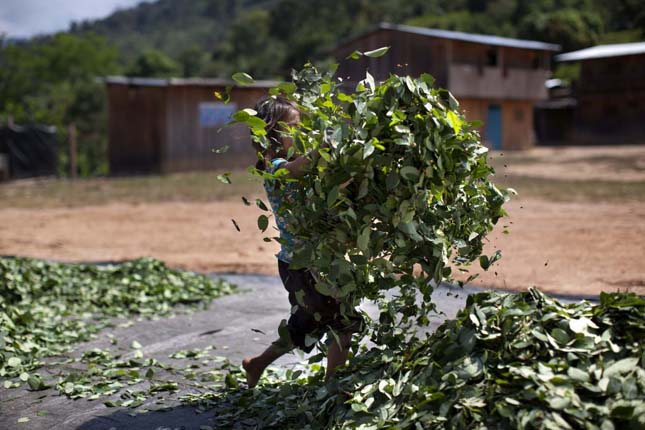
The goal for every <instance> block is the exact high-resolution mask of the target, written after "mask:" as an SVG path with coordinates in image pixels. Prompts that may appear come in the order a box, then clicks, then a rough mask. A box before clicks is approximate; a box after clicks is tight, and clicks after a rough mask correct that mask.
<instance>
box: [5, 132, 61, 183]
mask: <svg viewBox="0 0 645 430" xmlns="http://www.w3.org/2000/svg"><path fill="white" fill-rule="evenodd" d="M0 154H6V155H7V157H8V159H9V177H10V178H12V179H20V178H31V177H34V176H52V175H56V163H57V159H58V156H57V150H56V129H55V128H54V127H50V126H43V125H28V126H10V127H0Z"/></svg>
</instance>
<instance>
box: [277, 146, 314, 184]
mask: <svg viewBox="0 0 645 430" xmlns="http://www.w3.org/2000/svg"><path fill="white" fill-rule="evenodd" d="M319 156H320V155H319V154H318V150H315V149H313V150H311V151H309V153H307V155H300V156H299V157H296V158H295V159H293V160H291V161H287V162H286V163H282V164H280V168H281V169H287V170H288V171H289V176H291V177H292V178H301V177H302V176H304V174H305V172H306V170H307V166H309V164H310V163H311V161H312V160H315V159H317V158H318V157H319Z"/></svg>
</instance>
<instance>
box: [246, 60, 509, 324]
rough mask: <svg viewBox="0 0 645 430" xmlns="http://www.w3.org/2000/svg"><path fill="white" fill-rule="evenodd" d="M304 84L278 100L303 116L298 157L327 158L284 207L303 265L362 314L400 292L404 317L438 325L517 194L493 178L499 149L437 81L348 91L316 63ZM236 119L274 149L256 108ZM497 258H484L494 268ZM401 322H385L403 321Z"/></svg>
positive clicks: (297, 82) (302, 75) (399, 80)
mask: <svg viewBox="0 0 645 430" xmlns="http://www.w3.org/2000/svg"><path fill="white" fill-rule="evenodd" d="M366 55H367V54H366ZM293 83H294V84H292V86H289V87H288V86H286V85H284V84H283V85H282V86H279V87H277V88H275V89H273V90H272V91H271V92H272V93H273V94H283V95H286V96H288V97H289V98H291V99H292V100H294V101H296V102H297V103H298V106H299V108H300V111H301V118H302V124H300V125H299V126H298V127H294V128H287V132H288V133H289V134H290V135H292V136H293V138H294V145H295V148H294V149H295V152H297V153H301V154H305V153H309V151H311V150H316V151H315V153H316V154H319V157H318V156H313V155H312V156H311V157H312V158H313V160H312V161H313V162H312V163H311V164H310V166H309V170H308V171H307V174H306V175H305V176H304V178H301V179H297V181H298V182H299V184H298V187H299V189H301V190H302V191H301V192H300V194H299V196H298V198H296V199H295V200H294V202H288V201H285V202H284V204H283V207H282V208H281V209H280V211H281V213H280V215H281V216H284V217H286V218H287V220H288V222H289V224H290V228H291V233H292V234H293V236H294V237H296V238H298V239H299V240H300V243H299V245H298V246H297V247H296V250H295V252H294V257H293V262H292V266H293V267H294V268H295V267H308V268H312V269H315V271H316V272H317V273H318V274H319V279H318V282H317V288H318V289H319V291H320V292H321V293H323V294H326V295H329V296H332V297H335V298H337V299H341V300H342V301H343V302H344V303H347V304H350V305H354V306H355V305H357V304H358V303H359V302H360V301H361V300H362V299H365V298H369V299H382V298H383V297H384V293H385V291H388V290H391V289H392V288H397V287H398V288H399V290H400V295H401V297H402V300H401V305H400V306H396V308H395V312H394V313H399V311H401V313H402V314H403V317H404V319H406V318H408V317H413V316H414V317H417V318H416V323H418V324H425V323H427V317H426V315H427V314H428V312H429V311H430V310H431V309H432V303H431V301H430V295H431V293H432V290H433V287H434V286H435V285H436V284H437V283H439V282H441V281H442V280H444V279H449V278H450V277H451V275H452V270H453V267H459V269H460V270H463V271H468V269H467V266H468V265H469V264H470V263H471V262H473V261H475V260H477V259H478V258H479V257H480V256H481V254H482V241H483V240H484V238H485V237H486V234H487V233H489V232H490V231H491V230H492V228H493V226H494V224H495V223H496V222H497V221H498V219H499V218H500V217H502V216H503V215H504V214H505V212H504V210H503V209H502V205H503V204H504V203H505V202H506V201H507V200H508V194H507V192H506V191H504V190H500V189H498V188H497V187H496V186H495V185H494V184H493V183H492V182H491V180H490V176H491V174H492V173H493V169H492V168H491V167H490V166H489V165H488V164H487V159H486V153H487V148H486V147H484V146H483V145H482V144H481V143H480V138H479V135H478V133H477V131H476V130H475V129H474V127H473V125H472V124H470V123H468V122H467V121H466V120H465V119H464V116H463V114H462V113H461V112H460V110H459V106H458V103H457V101H456V100H455V99H454V98H453V97H452V95H451V94H450V93H449V92H448V91H446V90H442V89H437V88H434V87H433V84H434V80H433V78H432V77H431V76H430V75H427V74H424V75H421V76H420V77H419V78H418V79H414V78H411V77H409V76H406V77H401V76H396V75H391V76H390V77H389V78H388V79H387V80H385V81H384V82H380V83H377V82H375V80H374V78H373V77H372V76H371V75H369V73H368V74H367V76H366V79H365V80H363V81H361V82H360V83H359V84H358V85H357V87H356V89H355V91H354V92H351V93H347V92H343V91H344V90H346V88H344V87H343V86H342V83H341V82H340V80H339V79H336V78H334V75H333V71H330V72H327V73H320V72H319V71H318V70H317V69H316V68H315V67H314V66H312V65H310V64H308V65H306V66H305V67H304V69H303V70H301V71H299V72H295V71H294V73H293ZM243 114H244V115H243ZM235 118H236V121H237V122H242V123H246V124H247V125H249V127H250V128H251V132H252V133H253V136H254V139H255V140H256V141H258V142H259V143H260V144H261V145H263V146H264V147H267V148H268V147H269V141H268V140H267V136H266V132H265V130H264V125H265V124H264V122H263V121H262V120H260V119H259V118H257V117H256V116H253V115H251V116H249V112H248V109H247V110H246V111H240V112H239V113H238V115H237V116H236V117H235ZM251 119H253V121H251ZM258 120H260V121H259V122H260V123H261V124H259V123H258ZM256 173H257V174H259V175H262V176H264V177H267V178H271V179H274V180H276V181H278V183H279V184H281V185H285V184H287V183H288V182H290V181H294V179H289V178H288V176H287V175H285V171H284V169H279V170H278V171H277V172H275V174H273V175H272V174H268V173H266V172H257V171H256ZM266 221H267V220H266V216H265V215H262V216H261V217H260V219H259V220H258V226H259V228H260V229H261V230H262V231H264V230H265V229H266V227H267V222H266ZM497 258H499V255H495V256H493V257H491V258H489V257H485V258H483V259H482V261H485V262H486V263H487V264H486V268H488V266H489V265H490V263H492V262H493V261H494V260H495V259H497ZM419 293H420V294H421V295H422V296H423V299H424V300H422V301H421V302H420V303H419V302H415V297H416V295H417V294H419ZM389 315H390V313H386V314H384V316H383V318H385V319H386V320H385V321H381V323H383V324H388V323H390V322H392V321H393V319H392V318H390V317H389ZM388 319H389V320H388Z"/></svg>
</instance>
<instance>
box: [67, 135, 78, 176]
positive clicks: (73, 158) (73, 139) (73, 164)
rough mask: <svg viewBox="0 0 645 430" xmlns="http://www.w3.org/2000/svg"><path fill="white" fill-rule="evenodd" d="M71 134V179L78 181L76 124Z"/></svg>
mask: <svg viewBox="0 0 645 430" xmlns="http://www.w3.org/2000/svg"><path fill="white" fill-rule="evenodd" d="M68 133H69V177H70V178H72V179H76V171H77V170H76V124H74V123H71V124H70V125H69V127H68Z"/></svg>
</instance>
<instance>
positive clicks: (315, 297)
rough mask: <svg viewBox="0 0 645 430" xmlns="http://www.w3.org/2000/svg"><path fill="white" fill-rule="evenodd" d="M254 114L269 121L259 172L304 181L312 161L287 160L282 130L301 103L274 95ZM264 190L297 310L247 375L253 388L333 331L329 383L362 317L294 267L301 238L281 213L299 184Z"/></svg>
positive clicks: (248, 362) (292, 122) (251, 361)
mask: <svg viewBox="0 0 645 430" xmlns="http://www.w3.org/2000/svg"><path fill="white" fill-rule="evenodd" d="M255 110H256V111H257V113H258V117H259V118H261V119H263V120H264V121H265V122H266V124H267V126H266V131H267V137H268V138H269V140H270V142H271V146H270V148H268V149H265V148H262V147H261V146H260V145H259V144H256V143H254V147H255V149H256V150H258V151H259V152H261V153H262V155H263V160H260V161H259V162H258V164H257V165H256V167H257V168H258V169H260V170H265V171H268V172H275V171H276V170H278V169H286V170H287V171H288V172H289V176H290V177H293V178H298V177H302V176H303V175H304V174H305V169H306V167H307V166H308V165H309V163H310V158H309V157H308V156H304V155H302V156H296V157H292V158H291V159H290V160H287V159H286V158H287V157H288V155H287V154H288V151H289V148H290V147H291V146H292V145H293V139H292V138H291V137H289V136H286V135H285V134H284V132H282V130H281V125H282V124H286V125H288V126H289V127H294V126H296V125H297V124H298V123H299V122H300V112H299V110H298V106H297V105H296V103H294V102H293V101H291V100H289V99H287V98H285V97H281V96H271V97H267V98H264V99H262V100H260V101H259V102H258V104H257V105H256V108H255ZM310 155H314V156H315V155H317V154H310ZM264 188H265V190H266V192H267V196H268V199H269V202H270V203H271V208H272V209H273V212H274V214H275V218H276V224H277V226H278V229H279V230H280V238H281V239H282V247H281V249H280V252H279V253H278V254H276V257H278V270H279V272H280V278H281V279H282V283H283V284H284V287H285V288H286V290H287V291H288V292H289V303H291V306H292V310H291V316H290V318H289V320H288V321H287V322H286V325H285V324H284V321H283V323H282V324H281V325H280V329H279V332H280V339H278V340H276V341H275V342H273V343H272V344H271V345H270V346H269V347H268V348H267V349H266V350H265V351H264V352H263V353H262V354H260V355H259V356H257V357H253V358H245V359H244V360H243V361H242V365H243V367H244V369H245V370H246V380H247V382H248V385H249V387H254V386H255V385H256V384H257V382H258V380H259V379H260V376H262V372H263V371H264V369H265V368H266V367H267V366H268V365H269V364H271V363H272V362H274V361H275V360H276V359H278V358H279V357H281V356H282V355H284V354H285V353H287V352H289V351H291V350H292V349H294V348H299V349H301V350H303V351H305V352H309V351H311V350H312V349H313V347H314V344H315V340H318V339H320V338H321V337H322V335H324V334H325V333H328V332H329V331H330V330H333V331H334V333H335V334H336V337H335V339H337V340H334V341H333V342H331V345H330V346H329V349H328V352H327V374H326V379H327V380H329V379H330V378H331V377H333V376H334V372H335V370H336V367H338V366H340V365H343V364H344V363H345V361H346V360H347V352H348V348H349V346H350V342H351V336H352V333H355V332H358V331H360V329H361V327H362V318H361V317H360V316H359V315H358V314H356V315H353V316H351V317H347V316H343V315H341V312H340V303H339V302H338V301H337V300H335V299H334V298H332V297H329V296H325V295H323V294H321V293H319V292H318V291H317V290H316V287H315V285H316V282H315V280H314V277H313V275H312V273H311V272H310V271H309V270H308V269H297V270H294V269H290V268H289V264H290V263H291V258H292V255H293V250H294V249H295V248H296V247H297V246H298V243H299V242H298V238H295V237H292V236H291V235H290V234H289V232H288V230H287V223H286V220H285V218H284V217H283V216H281V214H280V208H281V205H282V204H283V202H284V201H293V199H294V198H295V195H296V194H297V193H298V191H299V190H298V183H297V182H290V183H288V184H286V185H285V186H283V187H280V186H279V184H276V183H275V181H272V180H265V183H264Z"/></svg>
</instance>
